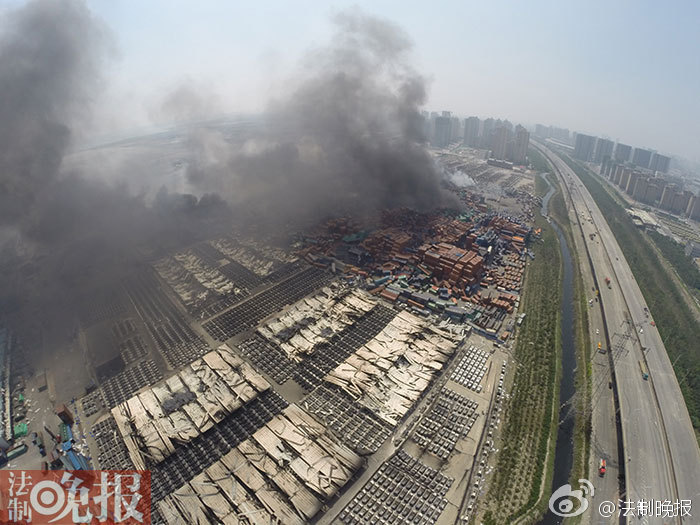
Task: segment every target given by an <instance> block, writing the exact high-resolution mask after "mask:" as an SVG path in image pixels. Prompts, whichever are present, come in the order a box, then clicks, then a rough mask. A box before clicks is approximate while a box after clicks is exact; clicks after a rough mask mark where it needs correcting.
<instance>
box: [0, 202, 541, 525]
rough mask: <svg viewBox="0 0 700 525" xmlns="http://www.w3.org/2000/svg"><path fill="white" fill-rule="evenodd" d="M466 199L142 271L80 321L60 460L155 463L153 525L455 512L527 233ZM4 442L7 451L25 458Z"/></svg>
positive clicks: (492, 406)
mask: <svg viewBox="0 0 700 525" xmlns="http://www.w3.org/2000/svg"><path fill="white" fill-rule="evenodd" d="M461 198H462V199H463V200H464V201H465V202H469V203H471V204H472V205H473V206H472V207H471V208H470V209H471V210H472V211H471V212H469V213H463V214H462V215H459V216H455V215H451V214H448V213H443V212H439V213H434V214H430V215H423V214H419V213H416V212H412V211H410V210H393V211H386V212H385V213H384V214H383V215H382V217H381V218H379V222H378V223H376V224H374V225H373V226H371V225H367V224H361V223H356V222H354V221H353V220H351V219H347V218H346V219H343V218H340V219H334V220H331V221H328V222H326V223H322V224H319V225H318V226H317V227H316V228H315V229H312V230H311V231H309V232H308V233H305V234H299V235H297V236H296V238H295V240H294V242H293V243H292V244H291V245H289V246H287V247H286V248H284V249H283V248H279V247H276V246H274V247H273V246H268V245H266V244H264V243H262V242H259V241H249V240H246V239H245V238H242V237H240V236H237V235H230V236H226V237H217V238H215V239H212V240H209V241H206V242H198V243H197V244H195V245H192V246H189V247H185V248H182V249H179V250H177V251H174V252H172V253H170V254H168V255H165V256H161V257H159V258H157V259H155V260H154V261H153V262H152V263H151V264H150V265H146V266H143V267H140V268H139V269H138V271H136V272H134V274H133V275H132V277H131V278H130V279H128V280H126V281H124V282H123V287H122V288H121V289H120V290H119V292H118V293H115V294H111V295H104V296H102V297H98V298H96V302H95V303H94V304H93V305H91V308H90V309H89V312H88V313H86V315H85V316H84V318H83V320H82V324H81V327H80V333H81V334H83V336H82V339H81V340H82V351H84V352H85V354H86V355H87V356H88V364H89V367H88V372H89V374H88V375H89V379H88V382H87V384H86V385H85V386H84V389H85V390H84V393H83V395H80V396H76V397H71V398H70V402H69V403H66V407H65V410H64V409H61V410H59V411H58V413H59V414H62V416H61V418H59V416H56V410H55V407H54V406H53V404H52V405H51V413H53V417H56V418H58V419H57V420H56V423H55V427H56V431H55V432H53V430H52V432H53V434H55V435H56V436H57V443H59V444H62V443H66V442H70V443H72V445H71V447H69V448H70V450H71V452H70V453H67V451H65V452H64V453H63V454H61V456H62V457H63V459H61V457H58V456H57V457H55V458H52V459H53V461H54V463H55V464H56V465H58V464H61V465H64V466H70V467H71V468H104V469H130V468H138V469H148V470H150V471H151V474H152V491H153V502H152V503H153V505H152V512H153V517H154V520H155V522H156V523H183V522H185V523H195V522H200V523H272V522H274V520H275V519H277V520H282V522H284V523H299V524H302V523H310V522H315V523H319V524H325V523H331V522H340V523H348V524H350V523H360V522H367V521H368V520H369V521H371V522H373V523H398V522H400V523H448V522H450V520H453V519H454V518H455V513H456V512H458V510H459V508H461V505H462V503H463V502H465V501H466V502H468V501H470V500H473V499H474V498H477V497H478V496H479V491H478V489H477V490H474V489H475V487H476V485H474V483H475V482H476V480H477V478H478V479H481V477H483V476H485V475H486V474H485V473H484V467H483V465H484V464H485V463H484V462H485V461H486V460H487V458H488V456H489V454H490V452H491V450H490V446H491V444H492V441H491V439H490V436H491V435H492V432H493V431H494V430H496V429H497V427H498V424H499V422H500V418H499V413H500V403H501V401H502V399H503V395H504V392H503V379H504V374H505V365H504V366H503V368H501V367H500V363H501V362H502V361H503V362H506V361H507V360H508V355H507V353H506V352H504V349H503V348H502V346H503V345H508V344H509V339H510V337H511V336H512V334H513V332H514V330H515V329H516V326H517V325H516V321H517V319H518V317H517V316H518V314H519V312H518V308H519V302H520V297H519V294H520V290H521V286H522V281H523V278H524V273H525V268H526V266H527V261H528V260H529V257H530V255H529V252H528V248H527V246H528V243H529V242H532V241H533V240H536V239H537V233H536V232H533V231H532V230H531V229H530V228H529V227H528V226H527V225H526V223H524V222H523V221H522V219H521V218H520V217H518V216H516V215H507V214H504V213H497V212H494V211H493V210H491V209H490V208H489V207H488V206H486V205H484V203H483V202H481V201H479V198H478V197H476V196H474V195H472V194H470V193H468V192H465V193H463V194H462V195H461ZM494 363H499V366H494ZM499 372H500V376H499ZM37 377H38V376H37ZM43 377H44V379H43V382H44V383H48V384H49V385H51V384H53V383H54V382H55V378H54V377H53V375H52V373H51V371H50V370H47V371H46V373H45V374H44V376H43ZM499 380H500V382H499ZM39 382H41V381H39ZM48 390H50V391H51V396H52V397H53V398H54V399H56V398H58V399H65V396H64V395H63V394H62V393H61V391H60V389H59V391H58V392H57V391H56V388H55V387H51V388H46V386H44V391H45V394H46V395H48V393H49V392H48ZM68 414H70V415H71V419H72V421H68V422H67V421H63V419H64V418H65V419H66V420H67V419H68ZM15 434H17V433H16V432H15ZM30 437H31V436H30ZM51 439H53V438H51ZM15 442H17V443H18V444H17V445H11V446H9V447H8V448H9V450H8V451H7V453H6V456H7V457H10V456H11V457H12V458H13V459H12V460H10V461H13V462H16V461H19V459H21V458H29V457H30V456H31V455H32V448H31V445H29V444H28V443H27V442H26V440H22V441H17V439H16V438H15ZM8 445H9V444H8ZM25 445H26V446H27V449H26V451H25ZM12 446H14V448H11V447H12ZM56 462H57V463H56ZM465 466H466V468H465ZM231 494H233V496H232V497H231ZM450 502H452V503H450ZM333 520H336V521H333Z"/></svg>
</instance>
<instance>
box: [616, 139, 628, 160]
mask: <svg viewBox="0 0 700 525" xmlns="http://www.w3.org/2000/svg"><path fill="white" fill-rule="evenodd" d="M631 153H632V146H628V145H627V144H621V143H619V142H618V143H617V144H616V145H615V154H614V155H613V158H614V159H615V160H616V161H617V162H627V161H628V160H630V154H631Z"/></svg>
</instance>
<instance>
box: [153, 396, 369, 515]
mask: <svg viewBox="0 0 700 525" xmlns="http://www.w3.org/2000/svg"><path fill="white" fill-rule="evenodd" d="M361 463H362V460H361V459H360V457H359V456H358V455H356V454H355V453H354V452H352V451H351V450H350V449H349V448H347V447H346V446H345V445H342V444H340V443H339V442H338V441H337V440H336V439H335V438H334V437H333V436H331V435H330V434H328V432H327V430H326V427H325V426H323V425H322V424H320V423H319V422H318V421H317V420H316V419H314V418H313V417H312V416H310V415H309V414H308V413H307V412H305V411H304V410H302V409H301V407H299V406H297V405H290V406H289V407H287V408H286V409H285V410H284V412H283V413H282V414H280V415H278V416H276V417H275V418H273V419H272V420H271V421H269V422H268V423H267V424H266V425H264V426H263V427H261V428H260V429H259V430H258V431H257V432H255V433H254V434H253V435H252V437H251V438H249V439H247V440H245V441H244V442H242V443H240V444H239V445H238V447H236V448H234V449H232V450H231V451H230V452H229V453H228V454H226V455H224V456H222V457H221V459H220V460H219V461H217V462H215V463H214V464H212V465H211V466H210V467H208V468H207V469H206V470H205V471H204V472H202V473H200V474H199V475H197V476H196V477H195V478H194V479H192V480H191V481H190V482H189V483H185V484H184V485H183V486H182V487H180V488H179V489H178V490H176V491H175V492H174V493H173V494H171V495H168V496H167V497H166V498H164V499H163V500H161V501H160V502H159V503H158V508H159V510H160V512H161V514H162V516H163V517H164V518H165V519H166V520H167V521H168V522H169V523H211V522H216V523H231V524H234V523H235V524H237V523H240V522H241V521H240V520H242V519H244V518H245V519H247V520H248V521H249V522H250V523H255V524H271V523H278V522H281V523H285V524H299V525H302V524H303V523H306V522H307V521H308V520H310V519H311V518H312V517H313V516H314V515H315V514H316V513H318V511H319V510H320V509H321V507H322V506H323V504H324V502H326V501H327V500H328V499H329V498H331V497H333V496H334V495H335V494H336V493H337V492H338V490H340V488H341V487H343V486H344V485H345V484H346V483H347V482H348V481H349V480H350V478H351V477H352V475H353V474H354V472H355V471H356V470H357V469H359V468H360V466H361Z"/></svg>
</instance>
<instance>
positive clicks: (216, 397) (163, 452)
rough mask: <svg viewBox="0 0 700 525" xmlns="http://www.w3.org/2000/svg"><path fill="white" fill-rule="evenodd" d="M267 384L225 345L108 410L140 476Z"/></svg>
mask: <svg viewBox="0 0 700 525" xmlns="http://www.w3.org/2000/svg"><path fill="white" fill-rule="evenodd" d="M269 387H270V384H269V383H268V382H267V381H266V380H265V379H264V378H263V377H262V376H261V375H260V374H258V373H257V372H256V371H255V370H254V369H253V368H252V367H251V366H250V365H249V364H247V363H246V362H244V361H243V360H242V359H241V358H239V357H237V356H236V355H234V354H233V353H232V352H231V349H230V348H229V347H227V346H226V345H222V346H220V347H219V348H218V349H217V350H214V351H212V352H209V353H208V354H206V355H204V356H203V357H201V358H200V359H197V360H195V361H193V362H192V363H191V364H189V365H188V366H186V367H184V368H183V369H182V370H181V371H180V372H179V373H177V374H175V375H173V376H172V377H170V378H168V379H167V380H165V381H164V382H162V383H160V384H157V385H155V386H153V387H152V388H150V389H148V390H146V391H144V392H142V393H140V394H137V395H135V396H133V397H132V398H131V399H129V400H128V401H125V402H124V403H122V404H121V405H119V406H117V407H115V408H114V409H112V415H113V416H114V419H115V421H116V423H117V427H118V428H119V431H120V433H121V434H122V437H123V438H124V442H125V443H126V445H127V448H128V450H129V456H130V457H131V460H132V461H133V463H134V465H135V466H136V467H137V468H138V469H140V470H144V469H145V468H146V464H147V463H159V462H160V461H162V460H163V459H165V458H166V457H168V456H169V455H170V454H173V453H175V451H176V447H177V446H178V445H181V444H184V443H187V442H189V441H191V440H192V439H194V438H196V437H197V436H199V435H200V434H202V433H204V432H206V431H207V430H209V429H210V428H211V427H212V426H213V425H215V424H217V423H219V422H221V421H222V420H223V419H224V418H225V417H226V416H227V415H229V414H231V413H232V412H234V411H235V410H237V409H238V408H240V407H241V406H243V405H244V404H246V403H248V402H249V401H251V400H252V399H254V398H255V397H257V395H258V393H260V392H263V391H265V390H267V389H268V388H269Z"/></svg>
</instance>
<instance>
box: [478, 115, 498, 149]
mask: <svg viewBox="0 0 700 525" xmlns="http://www.w3.org/2000/svg"><path fill="white" fill-rule="evenodd" d="M495 126H496V122H495V121H494V120H493V119H492V118H487V119H486V120H484V126H483V129H482V130H481V147H482V148H484V149H491V141H492V140H493V131H494V128H495Z"/></svg>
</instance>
